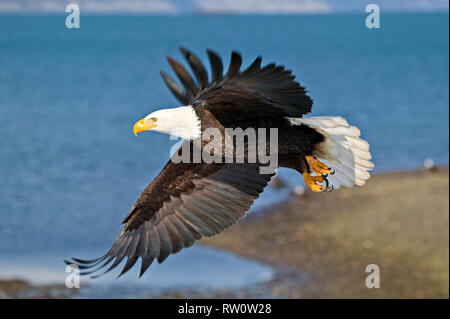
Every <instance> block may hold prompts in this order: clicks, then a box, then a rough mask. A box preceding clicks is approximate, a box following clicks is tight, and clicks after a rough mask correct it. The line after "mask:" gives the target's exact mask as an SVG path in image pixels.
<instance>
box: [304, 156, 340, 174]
mask: <svg viewBox="0 0 450 319" xmlns="http://www.w3.org/2000/svg"><path fill="white" fill-rule="evenodd" d="M306 161H307V162H308V166H309V168H311V170H312V171H313V172H314V173H316V174H317V175H319V176H325V177H326V176H328V175H330V174H331V175H333V174H334V171H333V170H331V168H330V167H328V166H327V165H325V164H324V163H322V162H321V161H319V160H318V159H316V158H314V157H313V156H306Z"/></svg>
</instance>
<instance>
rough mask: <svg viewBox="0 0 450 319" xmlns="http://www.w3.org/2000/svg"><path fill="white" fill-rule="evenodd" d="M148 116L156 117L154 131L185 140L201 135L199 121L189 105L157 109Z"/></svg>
mask: <svg viewBox="0 0 450 319" xmlns="http://www.w3.org/2000/svg"><path fill="white" fill-rule="evenodd" d="M149 116H152V117H153V116H155V117H157V118H158V121H157V126H156V128H155V129H154V130H155V131H159V132H162V133H166V134H170V135H174V136H178V137H181V138H183V139H185V140H193V139H196V138H198V137H200V135H201V121H200V118H199V117H198V115H197V113H196V112H195V110H194V108H193V107H192V106H191V105H187V106H181V107H177V108H172V109H163V110H159V111H156V112H154V113H152V114H150V115H149Z"/></svg>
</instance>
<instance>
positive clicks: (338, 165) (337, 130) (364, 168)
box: [288, 116, 374, 188]
mask: <svg viewBox="0 0 450 319" xmlns="http://www.w3.org/2000/svg"><path fill="white" fill-rule="evenodd" d="M288 120H289V121H290V122H291V124H292V125H302V124H303V125H307V126H309V127H312V128H314V129H315V130H316V131H318V132H319V133H321V134H322V135H323V136H324V137H325V140H324V141H323V142H322V143H321V144H320V145H319V146H318V147H317V149H316V152H315V154H313V155H314V156H315V157H316V158H317V159H319V160H320V161H322V162H323V163H324V164H325V165H327V166H329V167H331V168H332V169H334V170H335V174H334V175H329V176H328V181H329V183H330V185H333V187H334V188H339V187H340V186H345V187H353V186H355V185H358V186H362V185H364V184H365V182H366V180H368V179H369V178H370V174H369V171H370V170H372V169H373V167H374V165H373V163H372V162H371V161H370V160H371V158H372V156H371V155H370V151H369V143H367V142H366V141H365V140H363V139H361V138H360V137H359V136H360V134H361V132H360V131H359V129H358V128H357V127H356V126H351V125H349V124H348V123H347V121H346V120H345V119H344V118H342V117H340V116H318V117H310V118H288Z"/></svg>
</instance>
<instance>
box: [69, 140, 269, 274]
mask: <svg viewBox="0 0 450 319" xmlns="http://www.w3.org/2000/svg"><path fill="white" fill-rule="evenodd" d="M185 143H188V142H185ZM260 166H261V165H260V164H245V163H244V164H216V163H211V164H206V163H178V164H175V163H173V162H172V161H169V162H168V163H167V165H166V166H165V167H164V169H163V170H162V171H161V172H160V174H159V175H158V176H157V177H156V178H155V179H154V181H153V182H152V183H151V184H150V185H149V186H148V187H147V188H146V189H145V190H144V191H143V193H142V194H141V196H140V197H139V199H138V200H137V201H136V203H135V204H134V206H133V207H132V209H131V210H130V212H129V213H128V215H127V217H126V218H125V220H124V221H123V222H124V223H125V227H124V229H123V230H122V232H121V233H120V235H119V236H118V238H117V239H116V241H115V243H114V244H113V246H112V247H111V248H110V249H109V250H108V252H107V253H106V254H105V255H103V256H102V257H100V258H97V259H93V260H82V259H78V258H72V259H73V260H71V261H65V262H66V263H67V264H77V265H78V266H79V267H80V269H81V270H82V271H81V274H84V275H88V274H92V275H93V277H97V276H98V275H95V274H94V273H97V272H98V271H99V270H100V269H102V268H104V267H106V266H107V265H109V268H107V270H106V271H105V272H103V273H106V272H108V271H110V270H111V269H113V268H115V267H116V266H117V265H119V264H120V263H121V262H122V260H123V259H124V258H126V259H127V262H126V264H125V266H124V268H123V270H122V272H121V273H120V275H122V274H124V273H125V272H127V271H128V270H129V269H130V268H131V267H132V266H133V265H134V264H135V263H136V262H137V260H138V259H139V258H141V259H142V262H141V273H140V275H141V276H142V274H143V273H144V272H145V271H146V270H147V268H148V267H149V266H150V264H151V263H152V262H153V260H154V259H156V260H158V262H159V263H162V262H163V261H164V260H165V259H166V258H167V257H168V256H169V255H170V254H173V253H177V252H178V251H180V250H181V249H182V248H184V247H189V246H191V245H192V244H193V243H194V241H195V240H198V239H200V238H202V237H203V236H205V237H209V236H213V235H216V234H218V233H220V232H221V231H223V230H224V229H225V228H227V227H229V226H231V225H232V224H234V223H235V222H236V221H237V220H238V219H239V218H240V217H242V216H243V215H244V213H245V212H246V211H247V210H248V209H249V208H250V206H251V205H252V203H253V201H254V200H255V199H256V198H258V196H259V194H260V193H261V192H262V191H263V189H264V187H265V186H266V185H267V183H268V182H269V180H270V178H271V176H272V175H270V174H260V173H259V167H260ZM103 273H100V275H101V274H103Z"/></svg>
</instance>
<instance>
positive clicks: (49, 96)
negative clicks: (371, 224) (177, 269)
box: [0, 14, 449, 277]
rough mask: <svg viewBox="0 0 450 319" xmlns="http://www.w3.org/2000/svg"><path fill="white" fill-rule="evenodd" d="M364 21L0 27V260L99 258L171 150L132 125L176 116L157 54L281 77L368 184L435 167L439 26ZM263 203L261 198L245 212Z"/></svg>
mask: <svg viewBox="0 0 450 319" xmlns="http://www.w3.org/2000/svg"><path fill="white" fill-rule="evenodd" d="M364 20H365V16H364V15H357V14H353V15H343V14H342V15H310V16H309V15H301V16H226V17H220V16H214V17H213V16H202V17H195V16H180V17H170V16H82V17H81V28H80V29H78V30H75V29H72V30H69V29H67V28H66V27H65V24H64V22H65V16H64V15H53V16H39V15H0V217H1V220H2V222H1V223H0V259H3V260H9V261H11V260H14V259H15V258H17V260H20V258H23V256H31V255H32V256H37V257H36V258H37V259H39V256H41V255H42V254H43V253H45V254H50V255H52V256H58V257H59V256H60V257H61V258H62V257H68V256H72V255H74V254H75V253H77V252H78V255H77V256H80V255H79V252H80V251H81V252H83V253H85V254H83V255H82V256H80V257H93V256H95V255H96V254H100V253H102V252H104V250H106V249H107V248H109V245H110V244H111V243H112V242H113V240H114V239H115V237H116V236H117V234H118V233H119V232H120V230H121V225H120V224H119V223H120V221H121V220H122V219H123V217H124V216H125V214H126V213H127V212H128V210H129V208H130V207H131V206H132V205H133V203H134V201H135V200H136V199H137V197H138V196H139V194H140V192H141V191H142V190H143V189H144V187H145V186H146V185H147V184H148V183H149V182H150V181H151V180H152V179H153V178H154V177H155V176H156V174H157V173H158V172H159V171H160V169H161V168H162V167H163V165H164V164H165V163H166V162H167V160H168V156H169V150H170V147H171V146H172V145H173V144H174V141H169V137H168V136H165V135H162V134H157V133H144V134H141V135H139V136H138V137H135V136H134V135H133V134H132V125H133V123H134V122H135V121H136V120H138V119H140V118H142V117H143V116H145V115H147V114H148V113H150V112H152V111H153V110H155V109H157V108H162V107H168V106H176V105H178V102H177V101H176V99H175V98H174V97H173V96H172V95H171V93H170V92H169V91H168V89H167V88H166V87H165V85H164V83H163V81H162V80H161V78H160V75H159V71H160V70H165V71H170V68H169V66H168V64H167V62H166V60H165V56H166V55H167V54H169V55H171V56H173V57H176V58H178V59H181V55H180V54H179V52H178V50H177V48H178V46H179V45H183V46H186V47H188V48H190V49H191V50H193V51H194V52H196V53H197V55H198V56H199V57H200V58H201V59H202V60H203V61H205V62H207V60H206V53H205V49H206V48H208V47H209V48H213V49H215V50H216V51H217V52H219V53H220V54H221V55H222V57H223V58H224V60H225V61H227V62H228V60H229V54H230V52H231V50H232V49H237V50H239V51H240V52H241V53H242V54H243V57H244V65H246V64H249V63H251V62H252V60H253V59H254V58H255V57H256V56H257V55H262V56H263V63H270V62H273V61H276V62H278V63H280V64H283V65H286V66H287V67H288V68H290V69H292V70H294V73H295V74H296V75H297V78H298V80H299V81H300V82H301V83H302V84H303V85H305V86H306V87H307V88H308V90H309V93H310V95H311V96H312V97H313V99H314V101H315V105H314V107H313V114H315V115H341V116H344V117H345V118H346V119H348V121H349V122H350V123H352V124H354V125H357V126H358V127H360V128H361V132H362V135H363V137H364V138H365V139H367V140H368V141H369V142H370V143H371V147H372V154H373V161H374V163H375V165H376V170H375V171H378V172H381V171H390V170H399V169H401V170H405V169H410V168H416V167H419V166H421V165H422V163H423V160H424V159H425V158H432V159H434V160H435V161H436V163H438V164H448V157H449V148H448V147H449V139H448V136H449V134H448V133H449V122H448V115H449V114H448V113H449V106H448V101H449V93H448V92H449V91H448V84H449V73H448V70H449V57H448V52H449V42H448V35H449V34H448V27H449V23H448V22H449V16H448V14H385V15H382V20H381V28H380V29H367V28H366V27H365V25H364ZM227 62H226V63H227ZM281 176H282V177H283V178H285V179H287V180H289V182H290V183H292V184H296V183H301V176H299V175H296V174H289V173H288V171H286V170H281ZM277 197H279V195H277V193H276V192H275V191H273V190H270V189H269V190H268V191H267V192H266V193H264V194H263V196H262V197H261V199H260V200H259V201H258V202H257V206H258V207H261V206H262V205H266V204H268V203H270V202H271V201H272V200H273V199H274V198H277ZM193 249H196V248H193ZM188 251H189V250H188ZM42 256H43V255H42ZM185 256H190V255H189V254H185ZM170 258H174V259H175V260H180V262H181V260H182V263H183V265H186V263H187V264H189V260H190V259H189V257H178V256H172V257H170ZM176 258H184V259H176ZM41 260H42V261H43V262H44V261H46V260H50V259H45V258H41ZM52 260H53V259H52ZM61 269H64V267H63V265H61ZM261 271H266V270H265V269H262V270H261ZM218 276H220V274H218ZM0 277H1V273H0Z"/></svg>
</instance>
